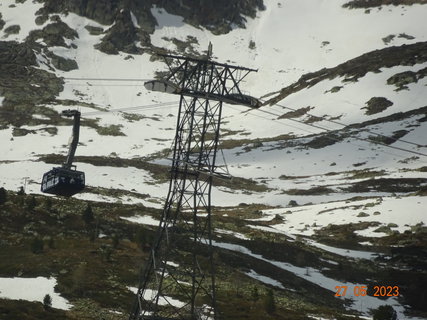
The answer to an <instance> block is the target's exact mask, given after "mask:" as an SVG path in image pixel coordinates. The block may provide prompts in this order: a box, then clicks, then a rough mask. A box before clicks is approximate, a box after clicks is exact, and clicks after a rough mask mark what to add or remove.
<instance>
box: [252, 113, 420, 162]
mask: <svg viewBox="0 0 427 320" xmlns="http://www.w3.org/2000/svg"><path fill="white" fill-rule="evenodd" d="M251 110H254V111H255V110H257V111H259V112H263V113H266V114H270V115H273V116H276V117H279V116H280V115H279V114H275V113H273V112H270V111H266V110H263V109H251ZM249 114H251V115H253V116H257V117H260V118H264V119H267V120H271V121H275V122H277V123H281V124H283V125H285V126H290V127H293V128H297V127H295V126H291V125H289V124H286V123H284V122H281V121H279V119H270V118H265V117H261V116H259V115H255V114H253V113H252V112H251V113H249ZM286 120H289V121H293V122H297V123H301V124H303V125H306V126H310V127H314V128H317V129H322V130H324V131H325V132H333V130H329V129H326V128H323V127H321V126H317V125H313V124H309V123H305V122H302V121H299V120H295V119H290V118H288V119H286ZM298 129H300V128H298ZM300 130H302V131H305V132H308V133H311V134H318V133H314V132H311V131H309V130H305V129H300ZM300 138H304V137H300ZM325 138H327V139H330V140H333V141H336V142H341V141H342V140H340V139H337V138H334V137H330V136H325ZM353 138H354V139H356V140H360V141H364V142H369V143H372V144H378V145H382V146H384V147H387V148H391V149H395V150H399V151H404V152H408V153H412V154H416V155H420V156H426V157H427V154H425V153H421V152H417V151H413V150H408V149H404V148H399V147H394V146H390V145H387V144H385V143H381V142H379V141H374V140H370V139H364V138H360V137H355V136H353ZM350 143H351V142H350ZM351 144H352V145H355V146H358V147H360V148H365V147H363V146H361V145H357V144H354V143H351ZM378 152H382V153H385V154H389V155H393V156H396V157H399V158H404V157H403V156H402V155H398V154H395V153H391V152H387V151H384V150H378Z"/></svg>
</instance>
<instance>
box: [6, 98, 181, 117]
mask: <svg viewBox="0 0 427 320" xmlns="http://www.w3.org/2000/svg"><path fill="white" fill-rule="evenodd" d="M175 104H177V101H170V102H161V103H155V104H148V105H141V106H135V107H126V108H116V109H107V110H97V111H90V112H85V113H82V116H93V115H98V114H99V115H101V114H105V113H109V112H122V111H138V110H153V109H160V108H169V107H170V106H172V105H175ZM36 108H37V107H36ZM1 114H10V115H29V113H28V112H20V111H7V110H2V108H0V115H1ZM36 114H37V113H36Z"/></svg>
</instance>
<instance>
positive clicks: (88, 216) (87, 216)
mask: <svg viewBox="0 0 427 320" xmlns="http://www.w3.org/2000/svg"><path fill="white" fill-rule="evenodd" d="M82 218H83V221H84V222H85V223H86V225H90V224H91V223H92V222H93V221H94V220H95V217H94V216H93V211H92V207H91V205H90V204H88V205H87V207H86V209H85V210H84V211H83V214H82Z"/></svg>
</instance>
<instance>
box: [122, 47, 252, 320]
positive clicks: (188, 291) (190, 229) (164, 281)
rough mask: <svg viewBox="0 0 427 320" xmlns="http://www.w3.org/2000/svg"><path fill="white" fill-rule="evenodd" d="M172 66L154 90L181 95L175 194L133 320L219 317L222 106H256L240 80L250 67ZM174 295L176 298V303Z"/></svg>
mask: <svg viewBox="0 0 427 320" xmlns="http://www.w3.org/2000/svg"><path fill="white" fill-rule="evenodd" d="M162 57H163V58H164V59H165V61H166V63H167V66H168V68H169V73H168V75H167V76H166V77H165V78H163V79H161V80H153V81H149V82H147V83H145V87H146V88H148V89H151V90H155V91H162V92H168V93H171V94H177V95H180V101H179V109H178V117H177V123H176V132H175V138H174V144H173V158H172V166H171V169H170V182H169V190H168V194H167V197H166V202H165V204H164V207H163V213H162V217H161V221H160V224H159V227H158V229H157V233H156V237H155V240H154V243H153V245H152V247H151V253H150V256H149V259H148V260H147V262H146V264H145V266H144V268H143V269H142V271H141V279H140V283H139V287H138V291H137V294H136V301H135V304H134V307H133V309H132V312H131V314H130V317H129V319H130V320H143V319H144V320H148V319H150V320H166V319H182V320H184V319H185V320H196V319H197V320H199V319H200V320H201V319H206V320H208V319H209V320H210V319H215V320H216V319H218V312H217V308H216V290H215V270H214V264H213V247H212V231H213V230H212V217H211V214H212V212H211V191H212V182H213V178H214V177H223V178H224V177H226V174H225V173H224V170H223V169H222V168H221V167H220V166H218V165H217V163H216V155H217V152H218V140H219V132H220V124H221V116H222V106H223V102H227V103H231V104H242V105H247V106H250V107H258V106H259V102H258V100H256V99H255V98H253V97H250V96H248V95H245V94H243V93H242V92H241V90H240V88H239V84H240V82H241V81H242V80H243V78H245V77H246V76H247V75H248V74H249V73H250V72H251V71H255V70H252V69H249V68H244V67H237V66H231V65H228V64H222V63H217V62H213V61H211V60H210V54H208V56H207V57H206V58H205V59H196V58H190V57H183V56H174V55H162ZM172 297H173V298H172Z"/></svg>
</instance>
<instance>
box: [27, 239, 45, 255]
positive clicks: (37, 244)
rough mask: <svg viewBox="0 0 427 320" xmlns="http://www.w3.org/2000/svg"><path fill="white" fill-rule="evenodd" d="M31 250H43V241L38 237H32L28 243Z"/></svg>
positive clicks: (35, 251)
mask: <svg viewBox="0 0 427 320" xmlns="http://www.w3.org/2000/svg"><path fill="white" fill-rule="evenodd" d="M30 249H31V252H32V253H34V254H39V253H42V252H43V249H44V242H43V240H42V239H40V238H34V239H33V240H32V241H31V244H30Z"/></svg>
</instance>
